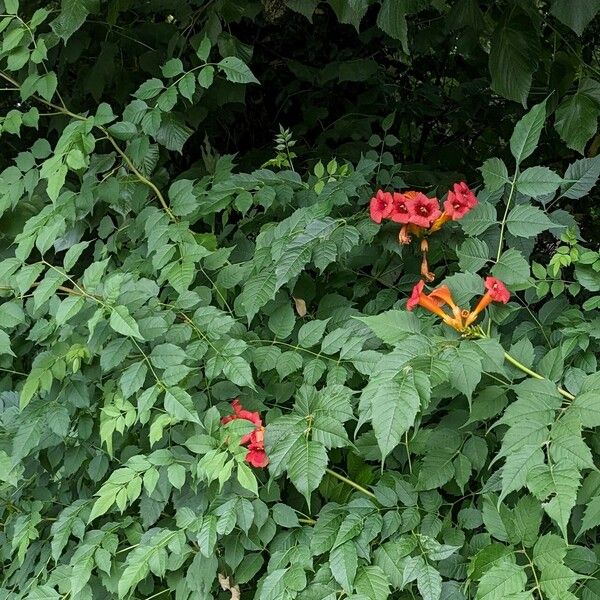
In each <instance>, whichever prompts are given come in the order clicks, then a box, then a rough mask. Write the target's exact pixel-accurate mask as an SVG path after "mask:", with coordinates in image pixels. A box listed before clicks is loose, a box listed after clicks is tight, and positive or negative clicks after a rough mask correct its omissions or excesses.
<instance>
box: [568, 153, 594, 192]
mask: <svg viewBox="0 0 600 600" xmlns="http://www.w3.org/2000/svg"><path fill="white" fill-rule="evenodd" d="M598 177H600V155H598V156H595V157H594V158H581V159H579V160H576V161H575V162H574V163H572V164H570V165H569V166H568V167H567V170H566V172H565V177H564V182H563V184H562V185H561V187H560V191H561V196H563V197H565V198H571V199H572V200H576V199H578V198H583V197H584V196H586V195H587V194H588V193H589V192H590V190H591V189H592V188H593V187H594V186H595V185H596V181H598Z"/></svg>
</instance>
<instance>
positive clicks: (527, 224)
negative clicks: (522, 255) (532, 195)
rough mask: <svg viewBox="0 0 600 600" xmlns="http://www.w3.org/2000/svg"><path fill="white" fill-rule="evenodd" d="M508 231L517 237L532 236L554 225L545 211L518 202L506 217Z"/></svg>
mask: <svg viewBox="0 0 600 600" xmlns="http://www.w3.org/2000/svg"><path fill="white" fill-rule="evenodd" d="M506 226H507V227H508V231H510V233H512V234H513V235H516V236H518V237H534V236H536V235H538V234H540V233H542V231H546V230H547V229H550V228H551V227H553V226H554V223H553V222H552V221H551V220H550V219H549V218H548V217H547V216H546V213H545V212H544V211H542V210H540V209H539V208H537V207H535V206H531V205H530V204H518V205H517V206H515V207H514V208H513V209H512V210H511V211H510V212H509V213H508V217H507V219H506Z"/></svg>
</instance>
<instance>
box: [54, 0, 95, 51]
mask: <svg viewBox="0 0 600 600" xmlns="http://www.w3.org/2000/svg"><path fill="white" fill-rule="evenodd" d="M93 6H94V2H93V0H62V1H61V5H60V14H59V16H58V17H57V18H56V19H54V21H52V23H51V24H50V25H51V27H52V29H53V30H54V33H55V34H56V35H57V36H58V37H59V38H61V39H62V40H63V42H66V41H67V40H68V39H69V38H70V37H71V36H72V35H73V34H74V33H75V32H76V31H77V30H78V29H79V28H80V27H81V26H82V25H83V24H84V22H85V20H86V18H87V16H88V14H89V13H90V12H91V9H92V7H93Z"/></svg>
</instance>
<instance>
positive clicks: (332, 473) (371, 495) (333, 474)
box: [325, 469, 377, 500]
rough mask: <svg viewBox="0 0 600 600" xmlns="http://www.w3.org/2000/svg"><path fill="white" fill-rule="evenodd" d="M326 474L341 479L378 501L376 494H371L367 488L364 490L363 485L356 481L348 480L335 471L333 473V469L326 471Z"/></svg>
mask: <svg viewBox="0 0 600 600" xmlns="http://www.w3.org/2000/svg"><path fill="white" fill-rule="evenodd" d="M325 473H328V474H329V475H331V476H332V477H335V478H337V479H339V480H340V481H342V482H344V483H346V484H348V485H349V486H351V487H353V488H354V489H355V490H358V491H359V492H361V493H362V494H365V495H366V496H369V498H373V499H375V500H377V496H375V494H374V493H373V492H370V491H369V490H368V489H367V488H364V487H363V486H362V485H360V484H358V483H356V481H352V479H348V478H347V477H344V476H343V475H340V474H339V473H336V472H335V471H332V470H331V469H325Z"/></svg>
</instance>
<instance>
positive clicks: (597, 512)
mask: <svg viewBox="0 0 600 600" xmlns="http://www.w3.org/2000/svg"><path fill="white" fill-rule="evenodd" d="M598 525H600V496H596V497H595V498H592V499H591V500H590V501H589V502H588V503H587V504H586V507H585V513H584V515H583V520H582V522H581V528H580V529H579V533H578V535H581V534H582V533H585V532H586V531H588V529H593V528H594V527H598Z"/></svg>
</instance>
